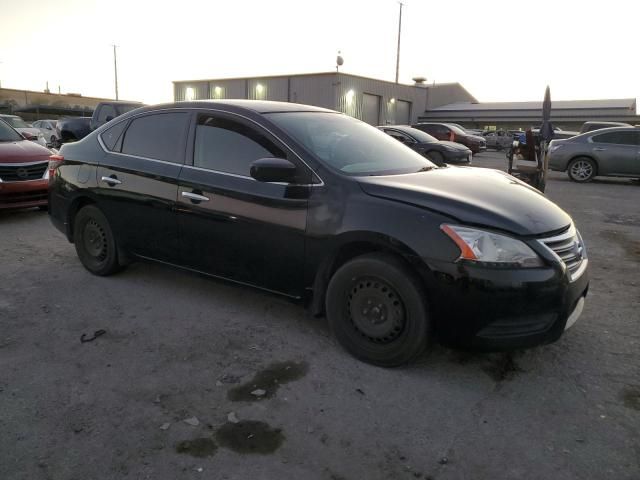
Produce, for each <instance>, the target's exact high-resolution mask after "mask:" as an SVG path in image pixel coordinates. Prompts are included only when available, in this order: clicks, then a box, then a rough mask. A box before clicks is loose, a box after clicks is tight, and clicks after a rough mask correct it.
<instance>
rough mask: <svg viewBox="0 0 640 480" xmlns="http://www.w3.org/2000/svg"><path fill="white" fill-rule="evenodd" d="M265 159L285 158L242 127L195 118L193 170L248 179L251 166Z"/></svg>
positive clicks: (268, 142) (216, 119)
mask: <svg viewBox="0 0 640 480" xmlns="http://www.w3.org/2000/svg"><path fill="white" fill-rule="evenodd" d="M267 157H275V158H287V156H286V154H285V153H284V152H283V151H282V149H281V148H279V147H278V146H277V145H275V144H274V143H273V142H272V141H271V140H269V139H268V138H267V137H266V136H264V135H263V134H261V133H260V132H258V131H257V130H256V129H253V128H250V127H249V126H247V125H245V124H243V123H240V122H236V121H233V120H229V119H227V118H220V117H215V116H211V115H200V116H199V117H198V125H197V127H196V139H195V148H194V154H193V165H194V166H195V167H200V168H206V169H207V170H215V171H217V172H222V173H231V174H234V175H241V176H243V177H249V176H250V175H249V170H250V168H251V163H252V162H253V161H255V160H258V159H260V158H267Z"/></svg>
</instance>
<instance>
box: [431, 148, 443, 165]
mask: <svg viewBox="0 0 640 480" xmlns="http://www.w3.org/2000/svg"><path fill="white" fill-rule="evenodd" d="M427 157H429V159H430V160H431V161H432V162H433V163H435V164H436V165H444V163H445V162H444V156H443V155H442V153H440V152H438V151H436V150H431V151H430V152H428V153H427Z"/></svg>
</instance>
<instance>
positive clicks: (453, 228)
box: [440, 225, 544, 267]
mask: <svg viewBox="0 0 640 480" xmlns="http://www.w3.org/2000/svg"><path fill="white" fill-rule="evenodd" d="M440 228H441V229H442V231H443V232H444V233H446V234H447V236H448V237H449V238H451V240H453V241H454V242H455V244H456V245H457V246H458V248H460V251H461V254H460V258H461V259H465V260H471V261H475V262H482V263H486V264H489V265H492V266H503V267H504V266H518V267H541V266H542V265H544V264H543V263H542V260H541V259H540V257H539V256H538V255H537V254H536V252H534V251H533V250H532V249H531V248H530V247H529V246H528V245H526V244H525V243H524V242H521V241H520V240H516V239H515V238H511V237H507V236H505V235H499V234H497V233H492V232H485V231H483V230H476V229H475V228H468V227H461V226H459V225H441V226H440Z"/></svg>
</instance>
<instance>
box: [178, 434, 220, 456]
mask: <svg viewBox="0 0 640 480" xmlns="http://www.w3.org/2000/svg"><path fill="white" fill-rule="evenodd" d="M216 450H218V446H217V445H216V442H214V441H213V439H211V438H207V437H204V438H195V439H193V440H184V441H182V442H180V443H178V444H177V445H176V452H178V453H184V454H187V455H191V456H192V457H198V458H205V457H211V456H213V455H214V454H215V453H216Z"/></svg>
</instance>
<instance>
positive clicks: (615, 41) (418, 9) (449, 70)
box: [0, 0, 640, 103]
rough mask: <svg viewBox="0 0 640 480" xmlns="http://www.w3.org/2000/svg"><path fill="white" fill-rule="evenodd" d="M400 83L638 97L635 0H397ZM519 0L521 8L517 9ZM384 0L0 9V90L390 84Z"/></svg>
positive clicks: (390, 8) (90, 92)
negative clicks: (356, 78) (344, 78)
mask: <svg viewBox="0 0 640 480" xmlns="http://www.w3.org/2000/svg"><path fill="white" fill-rule="evenodd" d="M404 1H405V6H404V7H403V16H402V36H401V54H400V82H401V83H412V82H411V79H412V77H415V76H424V77H426V78H427V80H428V82H429V83H431V82H436V83H441V82H460V83H461V84H462V85H463V86H464V87H465V88H466V89H467V90H469V92H471V93H472V94H473V95H474V96H475V97H476V98H477V99H478V100H479V101H526V100H542V97H543V95H544V89H545V87H546V85H549V86H550V87H551V96H552V99H556V100H576V99H602V98H638V97H640V61H639V60H638V55H637V50H638V49H637V47H638V43H637V42H638V37H637V32H638V30H639V28H638V27H640V1H638V0H624V1H622V0H608V1H607V2H603V1H595V0H582V1H577V0H553V1H549V0H536V1H533V2H513V1H501V0H494V1H477V0H456V1H434V0H404ZM527 5H528V7H527ZM398 9H399V4H398V2H397V1H396V0H368V1H367V0H322V1H305V0H297V1H295V0H261V1H256V0H226V1H218V0H208V1H200V0H180V1H173V2H168V1H167V2H163V1H146V0H139V1H137V0H108V1H103V0H55V1H53V0H50V1H47V0H20V1H16V0H0V12H1V13H0V16H1V18H2V22H1V23H2V28H1V29H0V83H1V85H2V86H3V87H7V88H17V89H27V90H43V89H44V88H45V86H46V82H47V81H48V82H49V88H50V89H51V91H58V87H60V89H61V91H62V93H69V92H73V93H81V94H82V95H84V96H97V97H107V98H113V97H114V95H115V91H114V78H113V77H114V73H113V47H112V45H113V44H116V45H118V50H117V52H118V84H119V92H120V99H126V100H141V101H144V102H146V103H157V102H162V101H170V100H172V99H173V98H172V96H173V88H172V83H171V82H172V80H189V79H203V78H225V77H239V76H262V75H273V74H293V73H311V72H325V71H331V70H333V69H334V68H335V58H336V54H337V52H338V51H341V53H342V56H343V57H344V65H343V67H342V68H341V71H343V72H346V73H352V74H355V75H362V76H368V77H374V78H379V79H383V80H391V81H392V80H393V79H394V78H395V65H396V46H397V34H398Z"/></svg>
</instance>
